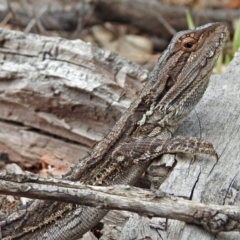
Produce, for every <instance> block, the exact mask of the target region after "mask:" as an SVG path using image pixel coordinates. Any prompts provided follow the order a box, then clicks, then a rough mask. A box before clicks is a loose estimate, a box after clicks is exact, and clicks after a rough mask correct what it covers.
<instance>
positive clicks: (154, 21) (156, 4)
mask: <svg viewBox="0 0 240 240" xmlns="http://www.w3.org/2000/svg"><path fill="white" fill-rule="evenodd" d="M8 2H9V4H8ZM0 6H1V8H0V22H2V21H3V22H4V23H6V22H9V23H11V24H14V25H16V26H19V27H21V28H25V31H27V32H28V31H30V30H31V29H34V30H35V31H36V30H37V31H38V32H42V33H45V34H46V32H45V31H46V30H55V31H76V32H75V36H76V35H81V34H80V33H81V31H82V30H83V29H84V28H87V27H89V26H92V25H95V24H100V23H103V22H113V23H119V24H127V25H133V26H136V27H137V28H138V29H140V30H141V31H143V32H147V33H150V34H151V35H155V36H158V37H161V38H164V39H169V38H171V37H172V35H173V34H174V33H175V31H179V30H183V29H186V28H187V22H186V10H187V8H186V7H179V6H174V5H170V4H163V3H161V1H156V0H151V1H144V0H132V1H126V0H113V1H109V0H98V1H94V0H93V1H72V3H71V4H70V3H69V2H64V1H59V0H54V1H47V0H45V1H34V0H33V1H28V4H26V2H24V4H23V3H22V2H21V1H19V2H18V1H7V0H0ZM9 7H10V8H9ZM239 13H240V10H226V9H209V10H206V9H205V10H191V15H192V17H193V20H194V22H195V24H196V25H203V24H205V23H208V22H219V21H220V22H225V23H226V24H227V25H228V28H229V30H230V31H231V32H233V28H232V25H233V20H234V19H237V18H238V17H239ZM9 14H10V15H9ZM173 16H174V17H173Z"/></svg>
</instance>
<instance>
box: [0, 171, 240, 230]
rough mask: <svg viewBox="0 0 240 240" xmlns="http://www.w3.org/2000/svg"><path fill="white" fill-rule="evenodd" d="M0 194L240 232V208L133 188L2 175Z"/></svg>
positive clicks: (0, 177) (33, 176)
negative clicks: (74, 204) (203, 202)
mask: <svg viewBox="0 0 240 240" xmlns="http://www.w3.org/2000/svg"><path fill="white" fill-rule="evenodd" d="M0 179H1V182H0V193H1V194H11V195H15V196H22V197H29V198H38V199H44V200H53V201H63V202H68V203H69V202H71V203H76V204H81V205H86V206H91V207H96V208H101V209H116V210H127V211H131V212H136V213H139V214H144V215H147V216H150V217H164V218H170V219H176V220H180V221H184V222H188V223H195V224H198V225H201V226H203V227H204V228H205V229H207V230H209V231H211V232H219V231H239V230H240V207H239V206H220V205H212V204H209V205H207V204H202V203H197V202H193V201H189V200H184V199H182V198H179V197H174V196H169V195H166V194H164V193H162V192H158V191H157V192H151V191H148V190H143V189H140V188H135V187H131V186H123V185H115V186H109V187H103V186H89V185H81V184H79V183H74V182H70V181H66V180H61V179H54V178H48V179H44V178H41V177H39V176H37V175H35V174H32V173H27V174H26V175H22V174H21V175H17V174H6V175H5V174H1V175H0Z"/></svg>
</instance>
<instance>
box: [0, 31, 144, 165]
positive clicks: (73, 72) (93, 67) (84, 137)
mask: <svg viewBox="0 0 240 240" xmlns="http://www.w3.org/2000/svg"><path fill="white" fill-rule="evenodd" d="M0 42H1V46H0V56H1V57H0V59H1V60H0V62H1V65H0V109H1V115H0V127H1V129H2V131H1V132H0V151H1V152H5V153H7V154H8V158H9V159H10V160H11V161H13V162H18V163H22V164H23V163H24V164H25V166H28V167H30V166H32V165H34V164H36V162H39V161H40V159H41V158H42V157H44V156H50V157H52V158H53V159H57V160H60V161H61V160H63V159H64V160H65V161H68V162H69V163H75V162H76V161H77V160H78V159H79V158H80V157H82V156H84V155H85V154H86V153H87V150H88V149H89V147H91V145H92V144H93V143H94V142H96V141H99V140H100V139H102V137H103V136H104V134H106V133H107V132H108V131H109V129H110V128H111V126H113V124H114V123H115V122H116V121H117V120H118V119H119V118H120V116H121V114H122V112H123V111H124V110H125V109H126V108H127V107H128V106H129V105H130V102H131V101H132V99H133V98H135V97H136V95H137V94H138V92H139V91H140V89H141V87H142V81H144V80H145V79H146V78H147V71H146V70H144V69H142V68H140V67H139V66H138V65H136V64H134V63H131V62H129V61H128V60H126V59H124V58H122V57H120V56H118V55H116V54H114V53H112V52H110V51H104V50H101V49H99V48H96V47H94V46H92V45H91V44H87V43H84V42H82V41H80V40H76V41H67V40H64V39H60V38H48V37H40V36H36V35H25V34H23V33H20V32H13V31H8V30H5V29H1V30H0ZM10 136H11V137H10ZM22 161H24V162H22Z"/></svg>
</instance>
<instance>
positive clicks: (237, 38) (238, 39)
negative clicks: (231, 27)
mask: <svg viewBox="0 0 240 240" xmlns="http://www.w3.org/2000/svg"><path fill="white" fill-rule="evenodd" d="M239 48H240V19H238V21H237V25H236V29H235V32H234V37H233V52H234V53H235V52H237V50H238V49H239Z"/></svg>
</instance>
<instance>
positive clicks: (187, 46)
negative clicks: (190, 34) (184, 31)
mask: <svg viewBox="0 0 240 240" xmlns="http://www.w3.org/2000/svg"><path fill="white" fill-rule="evenodd" d="M192 46H193V42H187V43H185V44H184V47H185V48H191V47H192Z"/></svg>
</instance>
